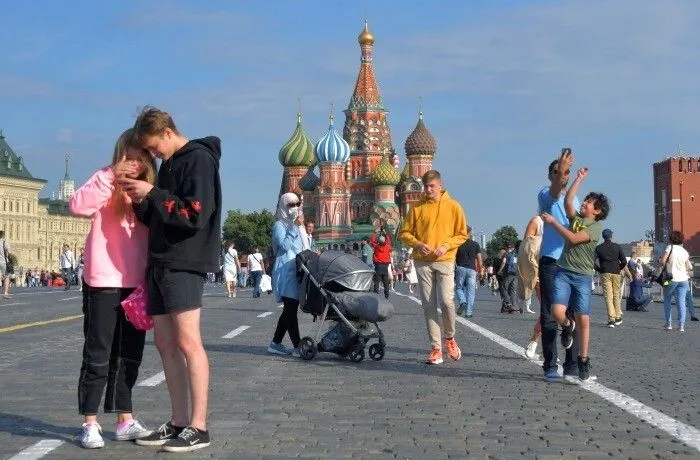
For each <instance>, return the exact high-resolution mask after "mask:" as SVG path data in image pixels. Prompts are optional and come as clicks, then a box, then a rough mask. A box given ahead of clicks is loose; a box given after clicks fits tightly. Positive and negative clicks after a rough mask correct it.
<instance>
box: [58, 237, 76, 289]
mask: <svg viewBox="0 0 700 460" xmlns="http://www.w3.org/2000/svg"><path fill="white" fill-rule="evenodd" d="M58 265H59V267H61V276H62V277H63V280H64V281H65V282H66V287H65V289H66V291H67V290H68V289H70V285H71V283H72V282H73V274H74V271H73V270H74V269H75V254H73V251H71V250H70V246H68V245H67V244H64V245H63V250H62V251H61V253H60V254H59V255H58Z"/></svg>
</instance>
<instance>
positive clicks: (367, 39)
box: [357, 21, 374, 45]
mask: <svg viewBox="0 0 700 460" xmlns="http://www.w3.org/2000/svg"><path fill="white" fill-rule="evenodd" d="M357 41H358V42H359V43H360V45H373V44H374V35H372V32H370V31H369V25H368V24H367V21H365V28H364V29H363V30H362V33H361V34H360V35H359V36H358V37H357Z"/></svg>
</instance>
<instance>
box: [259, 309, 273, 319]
mask: <svg viewBox="0 0 700 460" xmlns="http://www.w3.org/2000/svg"><path fill="white" fill-rule="evenodd" d="M271 314H272V312H271V311H266V312H265V313H260V314H259V315H258V318H267V317H268V316H270V315H271Z"/></svg>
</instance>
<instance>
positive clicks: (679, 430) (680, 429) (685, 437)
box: [397, 293, 700, 451]
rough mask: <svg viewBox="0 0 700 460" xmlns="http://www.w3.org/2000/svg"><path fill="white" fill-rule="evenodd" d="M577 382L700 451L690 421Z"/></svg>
mask: <svg viewBox="0 0 700 460" xmlns="http://www.w3.org/2000/svg"><path fill="white" fill-rule="evenodd" d="M397 294H398V295H400V296H403V297H408V298H409V299H411V300H413V301H414V302H416V303H418V304H420V303H421V301H420V300H419V299H417V298H416V297H413V296H407V295H405V294H400V293H397ZM456 320H457V322H459V323H460V324H463V325H464V326H466V327H468V328H469V329H471V330H473V331H474V332H478V333H479V334H481V335H483V336H484V337H486V338H488V339H490V340H492V341H494V342H496V343H497V344H499V345H500V346H502V347H503V348H505V349H507V350H510V351H512V352H513V353H515V354H517V355H519V356H523V355H524V353H525V349H524V348H523V347H521V346H520V345H516V344H515V343H513V342H511V341H510V340H508V339H506V338H504V337H501V336H500V335H498V334H496V333H494V332H491V331H489V330H488V329H486V328H483V327H481V326H479V325H477V324H475V323H473V322H471V321H468V320H467V319H466V318H461V317H457V318H456ZM528 361H530V362H532V363H535V364H538V365H539V366H541V365H542V361H541V360H539V361H535V360H528ZM579 386H580V387H581V388H583V389H584V390H588V391H590V392H591V393H593V394H595V395H598V396H600V397H601V398H603V399H605V400H606V401H608V402H609V403H611V404H613V405H615V406H617V407H619V408H620V409H622V410H624V411H625V412H628V413H630V414H632V415H634V416H635V417H637V418H639V419H641V420H643V421H645V422H647V423H648V424H649V425H651V426H653V427H656V428H658V429H659V430H661V431H665V432H666V433H668V434H670V435H671V436H672V437H674V438H676V439H678V440H679V441H681V442H683V443H685V444H686V445H688V446H690V447H693V448H695V449H697V450H699V451H700V430H698V429H697V428H695V427H693V426H690V425H686V424H685V423H683V422H680V421H678V420H676V419H674V418H672V417H669V416H668V415H666V414H664V413H662V412H659V411H658V410H656V409H654V408H652V407H649V406H647V405H644V404H642V403H641V402H639V401H637V400H636V399H634V398H632V397H631V396H627V395H626V394H624V393H620V392H619V391H615V390H612V389H610V388H608V387H606V386H604V385H601V384H600V383H597V382H582V383H580V384H579Z"/></svg>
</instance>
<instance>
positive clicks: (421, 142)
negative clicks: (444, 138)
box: [404, 111, 437, 155]
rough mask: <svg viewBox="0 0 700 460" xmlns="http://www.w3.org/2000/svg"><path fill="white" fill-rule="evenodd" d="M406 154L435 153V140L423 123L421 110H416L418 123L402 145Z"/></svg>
mask: <svg viewBox="0 0 700 460" xmlns="http://www.w3.org/2000/svg"><path fill="white" fill-rule="evenodd" d="M404 148H405V150H406V155H435V151H436V150H437V142H435V138H434V137H433V135H432V134H430V131H428V128H426V127H425V124H423V112H422V111H421V112H418V124H416V127H415V128H414V129H413V132H412V133H411V134H410V135H409V136H408V138H406V144H405V145H404Z"/></svg>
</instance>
